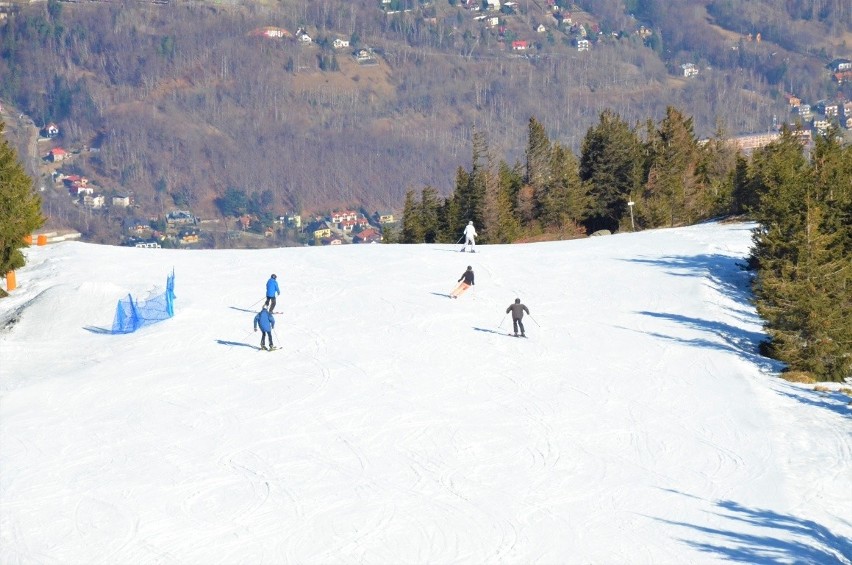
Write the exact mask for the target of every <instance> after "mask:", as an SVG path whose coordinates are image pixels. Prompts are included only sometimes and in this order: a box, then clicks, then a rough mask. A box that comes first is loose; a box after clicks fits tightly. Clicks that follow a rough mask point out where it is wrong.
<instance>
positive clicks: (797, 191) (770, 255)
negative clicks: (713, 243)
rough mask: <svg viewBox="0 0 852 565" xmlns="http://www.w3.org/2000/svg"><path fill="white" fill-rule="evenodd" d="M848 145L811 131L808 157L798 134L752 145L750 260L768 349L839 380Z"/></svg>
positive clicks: (849, 282) (845, 338)
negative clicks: (756, 225)
mask: <svg viewBox="0 0 852 565" xmlns="http://www.w3.org/2000/svg"><path fill="white" fill-rule="evenodd" d="M849 158H850V153H849V151H848V150H844V149H843V148H841V147H840V146H839V144H838V143H837V142H836V140H834V136H829V137H828V138H824V139H818V140H817V142H816V147H815V149H814V152H813V155H812V161H811V162H810V163H808V161H807V159H806V157H805V156H804V150H803V148H802V144H801V143H800V141H799V138H798V136H797V135H796V134H795V133H793V132H792V131H790V130H788V129H785V130H784V131H783V132H782V135H781V138H780V139H779V140H778V141H776V142H774V143H772V144H770V145H769V146H767V147H766V148H764V149H763V150H760V151H758V152H756V153H755V155H754V158H753V160H752V171H751V185H752V186H753V187H754V189H755V191H756V194H757V197H758V205H757V206H756V207H755V208H754V209H753V215H754V217H755V219H756V220H757V221H758V222H759V224H760V227H759V228H758V229H757V230H756V232H755V235H754V242H755V245H754V248H753V250H752V256H751V261H752V264H753V265H754V266H756V268H757V277H756V279H755V298H756V306H757V310H758V313H759V314H760V315H761V316H762V317H763V318H764V320H765V321H766V331H767V333H768V334H769V336H770V342H769V345H768V348H767V350H768V352H769V353H770V354H771V355H772V356H774V357H776V358H778V359H780V360H781V361H784V362H785V363H787V365H788V367H789V368H790V369H793V370H801V371H808V372H811V373H813V374H814V375H815V376H816V377H817V378H822V379H830V380H842V379H844V378H845V377H848V376H850V374H852V353H850V351H852V325H850V324H852V322H850V319H852V292H850V289H852V273H850V272H849V271H850V269H852V267H850V265H852V261H850V259H851V258H852V255H850V245H849V241H850V235H849V228H848V225H849V219H850V217H849V212H850V204H849V202H850V191H852V188H850V186H852V167H851V166H850V165H849V164H848V161H849Z"/></svg>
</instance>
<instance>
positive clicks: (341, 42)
mask: <svg viewBox="0 0 852 565" xmlns="http://www.w3.org/2000/svg"><path fill="white" fill-rule="evenodd" d="M331 45H332V47H334V48H335V49H343V48H344V47H349V40H348V39H341V38H339V37H336V38H334V41H333V42H332V44H331Z"/></svg>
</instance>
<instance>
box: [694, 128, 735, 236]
mask: <svg viewBox="0 0 852 565" xmlns="http://www.w3.org/2000/svg"><path fill="white" fill-rule="evenodd" d="M738 157H739V152H738V150H737V148H736V146H735V145H734V144H733V143H731V142H730V140H729V139H728V137H727V135H726V133H725V130H724V128H723V127H722V126H721V125H718V126H717V128H716V132H715V134H714V135H713V137H712V138H711V139H709V140H708V141H707V143H705V144H704V145H703V146H701V147H699V148H698V168H697V170H696V174H697V176H698V180H699V183H700V185H701V187H702V189H703V190H702V194H701V195H700V197H699V198H698V200H697V201H696V210H695V211H696V212H697V218H698V219H704V218H709V217H711V216H715V215H720V214H722V215H724V214H730V213H731V212H732V210H733V193H734V179H735V175H736V169H737V162H738V161H737V160H738Z"/></svg>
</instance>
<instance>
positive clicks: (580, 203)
mask: <svg viewBox="0 0 852 565" xmlns="http://www.w3.org/2000/svg"><path fill="white" fill-rule="evenodd" d="M550 170H551V178H550V182H549V183H548V185H547V186H546V187H545V189H544V190H543V192H542V194H541V198H540V200H539V213H538V216H539V219H540V220H541V222H542V224H543V225H544V226H545V227H552V228H556V229H558V230H559V231H564V230H566V229H568V230H571V231H575V228H576V226H578V225H579V224H580V222H581V221H582V220H583V219H584V218H585V216H586V212H587V210H588V207H589V197H588V194H587V193H586V186H585V185H584V184H583V183H582V182H581V181H580V174H579V163H578V162H577V158H576V157H575V156H574V154H573V153H572V152H571V150H569V149H568V148H566V147H563V146H562V145H560V144H559V143H555V144H553V147H552V151H551V164H550Z"/></svg>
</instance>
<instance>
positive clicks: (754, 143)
mask: <svg viewBox="0 0 852 565" xmlns="http://www.w3.org/2000/svg"><path fill="white" fill-rule="evenodd" d="M780 137H781V134H780V133H778V132H767V133H753V134H749V135H739V136H737V137H733V138H731V143H733V144H734V145H736V147H737V149H739V150H740V151H743V152H744V153H750V152H752V151H754V150H755V149H758V148H759V147H765V146H766V145H769V144H770V143H772V142H773V141H776V140H777V139H779V138H780Z"/></svg>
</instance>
